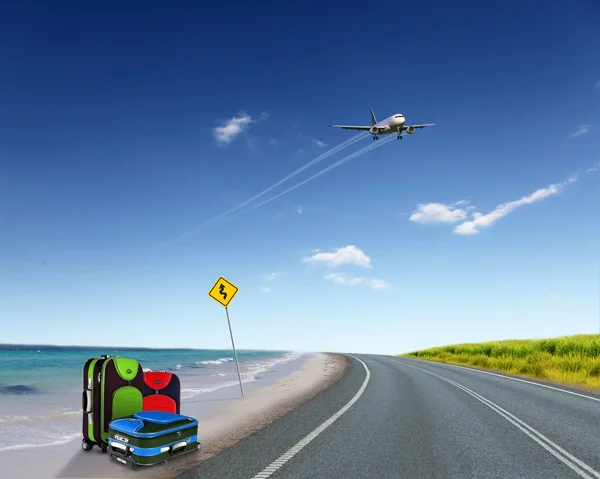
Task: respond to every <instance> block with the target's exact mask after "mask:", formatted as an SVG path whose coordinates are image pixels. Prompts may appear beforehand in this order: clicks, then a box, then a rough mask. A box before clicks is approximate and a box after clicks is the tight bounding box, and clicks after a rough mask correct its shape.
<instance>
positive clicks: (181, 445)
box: [169, 441, 188, 456]
mask: <svg viewBox="0 0 600 479" xmlns="http://www.w3.org/2000/svg"><path fill="white" fill-rule="evenodd" d="M187 445H188V443H187V442H186V441H181V442H178V443H177V444H173V445H172V446H171V447H170V448H169V454H171V456H176V455H177V454H180V453H182V452H183V451H185V449H186V448H187Z"/></svg>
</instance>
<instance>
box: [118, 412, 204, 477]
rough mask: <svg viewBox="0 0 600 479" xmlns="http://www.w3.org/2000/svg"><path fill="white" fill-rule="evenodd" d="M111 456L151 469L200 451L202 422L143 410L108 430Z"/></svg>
mask: <svg viewBox="0 0 600 479" xmlns="http://www.w3.org/2000/svg"><path fill="white" fill-rule="evenodd" d="M108 448H109V450H110V457H111V458H113V459H115V460H117V461H119V462H120V463H122V464H126V465H131V466H132V467H136V466H151V465H153V464H158V463H159V462H163V461H164V462H167V460H168V459H170V458H171V457H173V456H178V455H180V454H185V453H187V452H192V451H196V450H198V449H200V443H199V442H198V421H197V420H196V419H194V418H191V417H188V416H183V415H181V414H173V413H170V412H165V411H142V412H138V413H135V414H134V415H133V416H130V417H126V418H121V419H115V420H114V421H112V422H111V423H110V425H109V427H108Z"/></svg>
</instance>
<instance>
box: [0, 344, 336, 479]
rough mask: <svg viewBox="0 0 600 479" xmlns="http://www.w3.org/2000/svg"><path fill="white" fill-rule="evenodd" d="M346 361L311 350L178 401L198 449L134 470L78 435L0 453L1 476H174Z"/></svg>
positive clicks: (302, 395) (331, 378)
mask: <svg viewBox="0 0 600 479" xmlns="http://www.w3.org/2000/svg"><path fill="white" fill-rule="evenodd" d="M346 365H347V362H346V359H345V358H344V357H342V356H339V355H335V354H322V353H315V354H311V355H307V356H303V357H301V358H300V359H298V360H295V361H290V362H289V363H287V364H285V365H282V366H280V367H278V368H277V369H278V370H277V371H272V372H269V373H266V374H264V375H262V377H260V379H259V380H258V381H255V382H251V383H244V391H245V397H244V398H242V397H241V392H240V388H239V385H236V386H231V387H227V388H222V389H219V390H218V391H215V392H214V393H207V394H202V395H198V396H195V397H194V398H192V399H190V400H188V401H187V402H182V405H181V413H182V414H185V415H187V416H191V417H194V418H196V419H198V440H199V441H200V443H201V445H202V446H201V449H200V450H199V451H194V452H190V453H188V454H185V455H183V456H181V457H178V458H174V459H172V460H170V461H169V463H168V464H164V463H163V464H158V465H155V466H151V467H147V468H137V469H135V470H133V469H131V468H129V467H127V466H124V465H122V464H120V463H118V462H116V461H114V460H112V459H110V458H109V456H108V453H107V454H102V453H101V452H100V449H99V448H97V447H94V449H92V451H89V452H84V451H82V450H81V446H80V444H81V439H76V440H74V441H71V442H68V443H66V444H61V445H56V446H41V447H32V448H27V449H15V450H10V451H5V452H2V453H0V470H2V477H6V478H11V479H12V478H23V479H34V478H36V479H43V478H63V477H64V478H130V477H161V479H169V478H173V477H175V476H176V475H178V474H180V473H182V472H184V471H185V470H188V469H190V468H193V467H194V466H195V465H197V464H199V463H200V462H202V461H205V460H206V459H209V458H210V457H213V456H214V455H216V454H218V453H219V452H221V451H222V450H223V449H225V448H227V447H230V446H232V445H234V444H235V443H236V442H238V441H239V440H241V439H243V438H244V437H247V436H249V435H251V434H252V433H253V432H255V431H257V430H258V429H260V428H262V427H264V426H266V425H267V424H269V423H271V422H272V421H274V420H275V419H277V418H279V417H281V416H282V415H284V414H285V413H286V412H289V411H290V410H292V409H293V408H295V407H296V406H298V405H300V404H302V403H303V402H305V401H307V400H309V399H310V398H312V397H314V396H315V395H316V394H318V393H319V392H320V391H322V390H324V389H326V388H328V387H329V386H331V385H332V384H333V383H335V382H336V381H337V380H338V379H339V378H340V377H342V375H343V373H344V370H345V368H346Z"/></svg>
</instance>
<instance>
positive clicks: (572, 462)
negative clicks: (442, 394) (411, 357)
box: [398, 361, 600, 479]
mask: <svg viewBox="0 0 600 479" xmlns="http://www.w3.org/2000/svg"><path fill="white" fill-rule="evenodd" d="M398 362H399V363H400V364H404V365H405V366H408V367H409V368H414V369H418V370H419V371H423V372H424V373H427V374H431V375H432V376H436V377H438V378H440V379H441V380H442V381H446V382H447V383H450V384H452V385H453V386H455V387H457V388H459V389H461V390H463V391H465V392H466V393H467V394H470V395H471V396H473V397H474V398H475V399H477V400H478V401H480V402H482V403H483V404H485V405H486V406H487V407H489V408H490V409H491V410H493V411H495V412H496V413H498V414H499V415H500V416H502V417H503V418H504V419H506V420H507V421H508V422H510V423H511V424H513V425H514V426H516V427H517V428H519V429H520V430H521V431H523V432H524V433H525V434H527V435H528V436H529V437H530V438H531V439H533V440H534V441H535V442H537V443H538V444H539V445H540V446H542V447H543V448H544V449H546V450H547V451H548V452H549V453H550V454H552V455H553V456H554V457H556V458H557V459H559V460H560V461H562V462H563V463H564V464H566V465H567V466H568V467H570V468H571V469H572V470H573V471H575V472H576V473H577V474H579V475H580V476H581V477H584V478H586V479H593V478H594V477H596V478H600V472H598V471H596V470H594V469H593V468H592V467H591V466H589V465H588V464H586V463H585V462H583V461H581V460H580V459H578V458H576V457H575V456H573V455H572V454H570V453H569V452H567V451H565V450H564V449H563V448H562V447H560V446H559V445H558V444H556V443H555V442H553V441H552V440H550V439H549V438H547V437H546V436H544V435H543V434H542V433H541V432H539V431H538V430H536V429H534V428H533V427H531V426H530V425H529V424H527V423H526V422H525V421H522V420H521V419H519V418H518V417H516V416H514V415H513V414H511V413H509V412H508V411H507V410H505V409H503V408H501V407H500V406H498V405H497V404H495V403H493V402H492V401H490V400H489V399H486V398H484V397H483V396H481V395H480V394H477V393H476V392H475V391H473V390H471V389H469V388H467V387H465V386H463V385H462V384H459V383H457V382H456V381H452V380H451V379H448V378H445V377H443V376H440V375H439V374H436V373H433V372H431V371H428V370H426V369H422V368H418V367H417V366H413V365H411V364H407V363H405V362H403V361H398ZM553 448H554V449H553ZM578 465H579V466H581V467H578ZM582 468H583V469H585V470H586V471H588V472H589V473H591V474H592V475H591V476H590V475H589V474H587V473H586V472H585V471H583V470H582Z"/></svg>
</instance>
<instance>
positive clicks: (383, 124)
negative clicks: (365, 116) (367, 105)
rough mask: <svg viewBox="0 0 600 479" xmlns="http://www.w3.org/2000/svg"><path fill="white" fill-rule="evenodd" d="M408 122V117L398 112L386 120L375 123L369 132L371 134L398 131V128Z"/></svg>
mask: <svg viewBox="0 0 600 479" xmlns="http://www.w3.org/2000/svg"><path fill="white" fill-rule="evenodd" d="M405 122H406V118H404V115H402V114H401V113H396V114H395V115H392V116H390V117H388V118H386V119H385V120H382V121H379V122H377V123H375V124H374V125H373V126H372V127H371V129H370V130H369V133H371V135H389V134H390V133H398V128H401V127H402V125H404V123H405Z"/></svg>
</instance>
